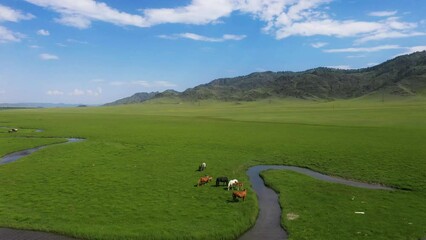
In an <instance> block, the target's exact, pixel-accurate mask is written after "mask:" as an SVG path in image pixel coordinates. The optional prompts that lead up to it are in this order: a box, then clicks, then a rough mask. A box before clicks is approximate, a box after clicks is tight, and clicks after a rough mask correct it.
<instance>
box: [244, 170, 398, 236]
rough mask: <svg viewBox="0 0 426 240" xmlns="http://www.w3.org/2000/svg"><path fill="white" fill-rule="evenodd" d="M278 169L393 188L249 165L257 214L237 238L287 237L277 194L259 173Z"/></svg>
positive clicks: (311, 172)
mask: <svg viewBox="0 0 426 240" xmlns="http://www.w3.org/2000/svg"><path fill="white" fill-rule="evenodd" d="M271 169H278V170H291V171H294V172H298V173H302V174H305V175H308V176H310V177H313V178H315V179H318V180H322V181H327V182H333V183H340V184H344V185H348V186H352V187H359V188H367V189H382V190H393V188H390V187H385V186H382V185H378V184H368V183H362V182H356V181H351V180H346V179H343V178H338V177H331V176H328V175H325V174H322V173H319V172H315V171H312V170H310V169H307V168H301V167H295V166H285V165H257V166H253V167H250V168H249V169H248V170H247V175H248V176H249V178H250V183H251V185H252V188H253V190H254V191H255V192H256V194H257V198H258V202H259V216H258V217H257V220H256V224H255V225H254V226H253V227H252V228H251V229H250V230H248V231H247V232H246V233H244V234H243V235H242V236H241V237H240V238H238V239H239V240H256V239H268V240H275V239H276V240H283V239H287V237H288V234H287V232H286V231H285V230H284V228H283V227H282V226H281V208H280V204H279V201H278V194H277V193H276V192H275V191H274V190H272V189H271V188H269V187H266V186H265V183H264V182H263V179H262V178H261V177H260V173H261V172H262V171H265V170H271Z"/></svg>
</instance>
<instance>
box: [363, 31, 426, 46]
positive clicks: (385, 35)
mask: <svg viewBox="0 0 426 240" xmlns="http://www.w3.org/2000/svg"><path fill="white" fill-rule="evenodd" d="M424 35H426V33H423V32H406V33H404V32H397V31H384V32H377V33H374V34H372V35H367V36H365V37H361V38H359V39H357V40H356V41H355V43H356V44H362V43H365V42H368V41H378V40H383V39H390V38H408V37H416V36H424Z"/></svg>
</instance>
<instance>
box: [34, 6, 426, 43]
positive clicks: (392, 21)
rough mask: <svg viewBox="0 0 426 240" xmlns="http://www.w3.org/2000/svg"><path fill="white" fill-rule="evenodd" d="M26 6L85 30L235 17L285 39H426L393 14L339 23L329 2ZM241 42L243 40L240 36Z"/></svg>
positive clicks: (235, 37)
mask: <svg viewBox="0 0 426 240" xmlns="http://www.w3.org/2000/svg"><path fill="white" fill-rule="evenodd" d="M26 1H27V2H29V3H32V4H35V5H38V6H41V7H44V8H48V9H51V10H53V11H55V12H57V13H59V17H58V18H57V19H56V21H57V22H59V23H61V24H65V25H69V26H73V27H77V28H81V29H84V28H88V27H90V25H91V22H92V21H103V22H108V23H112V24H116V25H120V26H136V27H151V26H154V25H158V24H166V23H169V24H170V23H179V24H194V25H205V24H214V23H218V22H221V21H223V19H224V18H226V17H228V16H230V15H231V14H233V13H236V12H239V13H242V14H248V15H250V16H252V17H253V18H255V19H258V20H260V21H262V22H264V23H265V26H264V27H263V31H264V32H266V33H269V34H272V35H274V36H275V38H276V39H285V38H288V37H291V36H315V35H322V36H331V37H339V38H343V37H345V38H348V37H350V38H355V39H358V43H363V42H367V41H373V40H376V41H377V40H382V39H388V38H401V37H413V36H420V35H424V33H423V32H420V31H416V29H417V28H418V24H417V23H413V22H403V21H401V20H400V19H399V18H398V17H394V16H396V14H397V11H381V12H370V13H369V15H370V16H379V17H388V18H387V19H379V20H377V21H359V20H356V19H348V20H339V19H337V18H336V17H335V15H334V14H333V13H331V14H329V13H328V12H329V11H331V10H330V9H331V8H329V7H328V6H327V5H328V4H329V3H330V2H332V1H333V0H191V1H189V3H188V4H187V5H184V6H180V7H176V8H157V9H141V10H140V14H130V13H126V12H123V11H120V10H117V9H114V8H112V7H110V6H108V5H107V4H106V3H103V2H99V1H94V0H79V1H76V0H26ZM243 36H244V35H224V36H222V37H221V38H211V37H206V36H201V35H197V34H192V33H183V34H181V35H178V36H174V35H162V36H160V37H163V38H171V39H176V38H188V39H193V40H199V41H210V42H214V41H224V40H241V39H240V38H241V37H242V38H243ZM244 37H245V36H244Z"/></svg>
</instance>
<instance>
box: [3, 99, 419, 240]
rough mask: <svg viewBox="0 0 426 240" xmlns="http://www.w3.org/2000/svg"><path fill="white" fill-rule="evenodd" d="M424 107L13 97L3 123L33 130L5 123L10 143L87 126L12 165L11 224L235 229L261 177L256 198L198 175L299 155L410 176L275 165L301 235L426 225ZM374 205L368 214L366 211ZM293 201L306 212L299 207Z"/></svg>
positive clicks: (7, 210) (195, 235)
mask: <svg viewBox="0 0 426 240" xmlns="http://www.w3.org/2000/svg"><path fill="white" fill-rule="evenodd" d="M425 110H426V101H425V100H423V99H420V98H418V99H410V100H406V101H401V100H393V101H391V100H390V101H386V102H380V101H373V100H371V99H358V100H356V101H336V102H322V103H318V102H311V101H300V100H287V101H279V100H272V101H262V102H249V103H247V102H240V103H236V102H225V103H223V102H222V103H219V102H213V101H211V102H193V103H190V102H183V103H180V102H176V101H174V100H167V101H153V102H151V103H147V104H139V105H129V106H119V107H90V108H68V109H26V110H5V111H0V126H5V127H17V128H20V129H23V130H24V131H20V132H18V133H17V134H15V135H12V134H8V133H7V128H1V129H0V144H1V148H0V154H1V155H4V154H6V153H8V152H13V151H17V150H20V149H22V148H26V147H28V148H30V147H34V146H38V145H46V144H49V143H53V142H61V141H65V139H64V138H68V137H79V138H85V139H86V141H84V142H78V143H69V144H64V145H56V146H52V147H49V148H45V149H43V150H40V151H38V152H36V153H34V154H33V155H30V156H28V157H25V158H23V159H21V160H19V161H17V162H14V163H11V164H7V165H2V166H0V196H1V198H0V226H3V227H15V228H26V229H37V230H44V231H54V232H59V233H64V234H67V235H72V236H76V237H80V238H85V239H235V238H236V237H237V236H239V235H240V234H242V233H243V232H244V231H246V230H247V229H248V228H249V227H250V226H251V225H252V224H253V223H254V222H255V219H256V216H257V211H258V210H257V202H256V197H255V195H254V194H253V192H252V191H251V189H250V188H249V196H248V199H247V200H246V201H245V202H238V203H233V202H230V200H231V199H232V198H231V194H230V192H228V191H226V190H224V188H223V187H218V188H217V187H213V184H209V185H206V186H202V187H198V188H197V187H194V185H195V184H196V183H197V180H198V178H199V177H200V176H203V175H205V174H209V175H212V176H213V177H217V176H228V177H229V178H237V179H239V180H241V181H243V182H245V183H246V186H247V187H249V184H248V179H247V176H246V174H245V171H246V169H247V167H248V166H251V165H256V164H287V165H297V166H302V167H309V168H311V169H314V170H317V171H320V172H324V173H327V174H330V175H335V176H341V177H345V178H349V179H356V180H360V181H365V182H377V183H382V184H386V185H389V186H394V187H397V188H400V189H404V190H397V191H394V192H388V191H371V190H363V189H353V188H350V187H344V186H340V185H336V184H329V183H323V182H319V181H317V180H312V179H310V178H309V177H305V176H299V175H298V174H295V173H288V172H267V173H265V174H264V177H265V179H266V180H267V182H268V184H270V185H272V186H273V187H274V188H275V189H277V190H278V191H279V192H281V193H282V194H281V198H280V201H281V203H282V206H283V207H284V214H283V219H282V222H283V225H285V227H286V228H288V230H289V232H290V237H291V238H293V239H312V236H315V238H316V239H352V238H363V239H389V237H391V236H395V238H394V239H419V238H422V237H426V221H425V220H424V219H426V212H425V211H424V209H425V207H426V204H425V203H424V202H425V200H426V147H425V139H426V120H425V119H426V111H425ZM34 129H43V130H44V131H43V132H35V131H34ZM201 162H206V163H207V169H206V171H205V172H202V173H200V172H197V171H196V170H197V167H198V165H199V164H200V163H201ZM354 196H355V199H354V200H351V199H352V197H354ZM361 201H363V202H366V203H368V204H364V203H361ZM356 204H358V205H356ZM362 204H364V205H362ZM361 208H363V209H365V212H366V214H365V215H363V216H358V215H355V214H354V213H353V212H354V211H356V210H358V209H361ZM355 209H356V210H355ZM422 209H423V210H422ZM289 211H292V212H295V213H296V214H298V215H299V216H300V217H299V218H298V219H295V220H292V221H288V220H287V218H286V214H287V213H288V212H289ZM360 211H361V210H360ZM409 223H411V224H409ZM336 225H337V226H338V228H336V227H334V226H336ZM358 232H360V233H358Z"/></svg>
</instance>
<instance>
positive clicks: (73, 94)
mask: <svg viewBox="0 0 426 240" xmlns="http://www.w3.org/2000/svg"><path fill="white" fill-rule="evenodd" d="M84 93H85V91H84V90H81V89H78V88H76V89H74V90H73V91H72V92H70V93H68V95H70V96H81V95H84Z"/></svg>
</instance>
